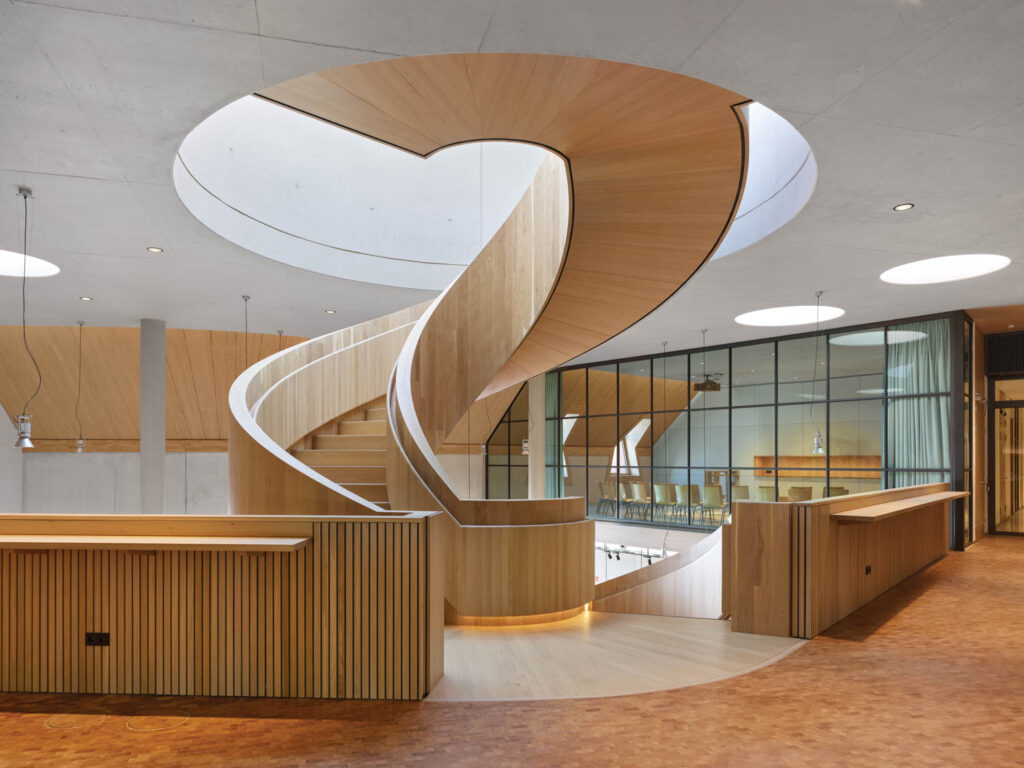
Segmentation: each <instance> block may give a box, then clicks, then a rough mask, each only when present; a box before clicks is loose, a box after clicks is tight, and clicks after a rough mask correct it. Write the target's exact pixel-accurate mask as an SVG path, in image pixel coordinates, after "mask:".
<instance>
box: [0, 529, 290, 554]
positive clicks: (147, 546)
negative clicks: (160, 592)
mask: <svg viewBox="0 0 1024 768" xmlns="http://www.w3.org/2000/svg"><path fill="white" fill-rule="evenodd" d="M308 543H309V539H308V538H292V537H288V538H281V537H269V536H87V535H80V534H79V535H74V536H69V535H61V534H29V533H17V534H0V549H30V550H49V549H122V550H143V551H154V550H167V549H169V550H189V551H213V552H220V551H226V552H294V551H296V550H298V549H301V548H302V547H304V546H306V545H307V544H308Z"/></svg>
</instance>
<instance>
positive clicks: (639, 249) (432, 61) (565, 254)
mask: <svg viewBox="0 0 1024 768" xmlns="http://www.w3.org/2000/svg"><path fill="white" fill-rule="evenodd" d="M259 95H260V96H262V97H263V98H267V99H269V100H272V101H275V102H278V103H280V104H282V105H285V106H288V107H291V108H294V109H297V110H300V111H302V112H305V113H307V114H310V115H314V116H316V117H319V118H321V119H324V120H326V121H329V122H333V123H335V124H338V125H339V126H342V127H344V128H347V129H350V130H355V131H358V132H360V133H362V134H364V135H367V136H370V137H373V138H376V139H378V140H380V141H383V142H385V143H388V144H391V145H393V146H396V147H398V148H401V149H404V150H406V151H409V152H412V153H414V154H418V155H421V156H424V157H425V156H428V155H430V154H432V153H434V152H437V151H439V150H441V149H443V148H444V147H446V146H451V145H453V144H457V143H465V142H472V141H483V140H495V139H497V140H512V141H524V142H530V143H534V144H538V145H540V146H544V147H547V148H548V149H550V150H552V156H551V157H550V158H548V159H547V160H546V161H545V162H544V163H543V164H542V167H541V169H540V171H539V172H538V174H537V177H536V178H535V180H534V183H533V185H532V186H531V188H530V190H528V192H527V193H526V195H524V197H523V199H522V200H521V201H520V203H519V205H518V206H517V207H516V209H515V211H513V213H512V215H511V216H510V217H509V219H508V220H507V221H506V222H505V224H504V225H503V226H502V228H501V229H500V230H499V231H498V233H497V234H496V235H495V236H494V238H493V239H492V240H491V241H490V242H489V243H488V244H487V245H486V246H485V248H484V249H483V251H482V252H481V254H480V256H478V257H477V259H476V260H474V262H473V263H472V264H471V265H470V266H469V267H468V268H467V269H466V270H465V271H464V272H463V274H462V275H461V276H460V277H459V278H458V279H457V280H456V281H455V282H454V283H453V284H452V285H451V286H450V287H449V288H448V289H447V290H446V291H445V292H444V293H443V294H442V295H441V296H440V297H439V298H438V299H437V300H435V302H434V303H433V304H432V305H431V306H430V308H429V309H428V310H427V311H426V312H425V313H424V314H423V316H422V317H421V318H420V319H419V320H418V321H417V323H416V324H415V326H414V327H413V328H412V330H411V332H410V333H409V337H408V340H407V341H406V343H405V345H404V347H403V349H402V352H401V354H400V356H399V358H398V364H397V365H396V367H395V371H394V374H393V377H392V380H391V383H390V385H389V388H388V420H389V424H390V437H389V441H388V446H387V479H388V490H389V498H390V499H391V503H392V506H393V508H396V509H403V508H404V509H418V510H428V509H442V510H446V511H447V512H449V513H450V514H451V516H452V517H451V518H450V519H449V525H448V534H447V544H448V546H447V552H448V557H447V575H446V598H447V600H448V601H449V605H450V608H451V613H452V614H454V615H461V616H466V617H487V616H490V617H499V616H523V615H537V614H558V613H564V612H565V611H571V610H578V609H579V608H580V607H581V606H582V605H583V604H584V603H586V602H588V601H589V600H590V599H591V598H592V596H593V524H592V523H591V522H590V521H586V520H585V519H584V518H585V510H584V507H583V502H582V500H581V499H549V500H528V501H516V502H510V501H501V502H497V501H486V500H477V499H463V498H460V497H459V495H458V494H457V493H456V492H455V491H454V490H453V489H452V488H451V486H450V484H449V483H448V481H447V479H446V476H445V472H444V471H443V469H442V468H441V465H440V463H439V461H438V459H437V455H436V453H437V450H438V449H439V448H440V447H441V446H442V445H443V444H444V443H445V441H446V440H448V439H449V438H450V436H451V435H452V432H453V430H456V429H457V428H458V427H459V425H460V420H462V419H463V418H464V417H465V416H466V414H467V413H470V414H472V411H471V409H472V408H473V405H474V403H476V402H477V401H479V400H481V399H483V398H486V397H488V396H491V395H493V394H495V393H498V392H501V391H502V390H505V389H507V388H509V387H512V386H515V385H518V384H521V383H522V382H524V381H526V380H527V379H528V378H530V377H532V376H535V375H538V374H541V373H544V372H545V371H548V370H550V369H552V368H554V367H557V366H558V365H561V364H564V363H565V362H567V361H568V360H571V359H572V358H574V357H576V356H578V355H580V354H582V353H583V352H586V351H587V350H589V349H591V348H593V347H594V346H596V345H598V344H600V343H602V342H604V341H606V340H607V339H609V338H611V337H612V336H614V335H616V334H618V333H619V332H621V331H622V330H624V329H625V328H627V327H629V326H630V325H633V324H634V323H636V322H637V321H638V320H640V319H641V318H643V317H644V316H645V315H646V314H648V313H649V312H651V311H652V310H653V309H655V308H656V307H657V306H658V305H660V304H661V303H662V302H663V301H664V300H665V299H667V298H668V297H669V296H671V295H672V294H673V293H674V292H675V291H676V290H678V288H679V287H680V286H681V285H682V284H683V283H684V282H685V281H686V280H687V279H688V278H689V277H690V276H691V275H692V274H693V272H694V271H695V270H696V269H697V268H698V267H699V266H700V265H701V264H702V263H703V262H704V261H705V260H706V259H707V258H708V257H709V256H710V254H711V253H712V252H713V251H714V249H715V247H716V246H717V244H718V243H719V241H720V240H721V238H722V236H723V234H724V232H725V231H726V229H727V227H728V225H729V223H730V221H731V219H732V216H733V215H734V212H735V208H736V203H737V200H738V197H739V193H740V190H741V189H742V182H743V174H744V137H743V126H742V121H741V119H740V118H739V116H738V115H737V114H736V111H735V110H734V107H735V106H736V105H738V104H740V103H742V102H744V101H745V100H744V99H743V98H742V97H741V96H739V95H737V94H735V93H733V92H731V91H728V90H725V89H722V88H718V87H716V86H713V85H710V84H708V83H705V82H702V81H699V80H694V79H692V78H688V77H684V76H681V75H676V74H672V73H668V72H663V71H659V70H652V69H647V68H644V67H638V66H634V65H628V64H619V63H614V62H606V61H596V60H591V59H578V58H571V57H562V56H541V55H524V54H465V55H462V54H459V55H442V56H429V57H421V58H409V59H396V60H388V61H381V62H373V63H369V64H361V65H356V66H352V67H341V68H336V69H332V70H326V71H324V72H321V73H317V74H314V75H309V76H306V77H301V78H297V79H295V80H292V81H289V82H287V83H283V84H281V85H278V86H273V87H270V88H268V89H265V90H264V91H263V92H261V93H260V94H259ZM268 375H271V374H268ZM296 386H298V384H297V383H296ZM289 391H291V390H289ZM289 400H293V396H292V395H283V396H282V398H281V402H289ZM249 402H250V403H251V401H249ZM297 431H298V430H297V428H293V429H291V431H290V432H288V434H289V435H294V434H296V433H297ZM466 431H467V433H468V432H470V430H469V429H468V426H467V429H466ZM232 461H233V470H234V459H233V460H232ZM233 482H234V471H233ZM342 506H344V505H342Z"/></svg>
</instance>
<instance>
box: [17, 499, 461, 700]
mask: <svg viewBox="0 0 1024 768" xmlns="http://www.w3.org/2000/svg"><path fill="white" fill-rule="evenodd" d="M428 526H430V519H427V520H422V519H421V520H419V521H386V522H345V521H338V522H314V523H313V524H312V527H313V536H312V541H311V542H310V544H309V546H307V547H306V548H304V549H300V550H298V551H296V552H247V553H242V552H231V551H215V552H198V551H181V550H174V551H159V552H135V551H122V550H45V551H26V550H0V691H7V692H12V691H33V692H53V693H137V694H154V695H207V696H267V697H273V696H286V697H303V696H304V697H315V698H355V699H371V698H372V699H420V698H422V697H423V696H425V695H426V694H427V692H429V689H430V687H431V686H432V685H433V682H436V680H437V679H438V678H439V677H440V675H441V669H440V668H439V666H440V665H443V657H442V656H439V654H438V651H437V649H435V648H431V647H429V646H430V645H432V644H434V643H436V644H437V645H438V646H440V645H441V644H442V642H443V636H442V634H441V633H442V632H443V626H442V621H443V618H442V620H437V615H438V612H439V610H440V608H439V606H440V605H441V604H442V598H441V592H440V590H441V589H442V585H441V584H440V583H436V584H430V583H428V582H429V581H430V579H431V578H432V579H433V580H434V581H435V582H438V581H440V579H438V577H437V574H436V573H434V574H433V575H431V574H430V573H428V564H430V563H431V561H433V560H435V558H436V557H437V556H438V555H440V557H442V558H443V552H441V553H438V552H437V551H436V548H437V547H438V546H439V545H442V542H443V539H442V536H441V534H440V532H439V531H438V532H437V533H436V535H435V536H434V538H436V541H434V542H430V541H428V539H429V538H430V537H429V536H428V531H430V528H429V527H428ZM428 547H430V549H432V550H434V552H432V553H428ZM435 567H436V564H435ZM86 632H109V633H110V646H109V647H86V646H85V633H86ZM311 642H312V645H311Z"/></svg>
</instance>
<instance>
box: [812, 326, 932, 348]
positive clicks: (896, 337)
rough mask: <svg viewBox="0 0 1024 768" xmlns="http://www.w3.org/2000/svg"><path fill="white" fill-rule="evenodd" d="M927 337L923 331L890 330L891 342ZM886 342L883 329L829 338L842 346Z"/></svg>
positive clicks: (863, 345) (877, 344) (859, 345)
mask: <svg viewBox="0 0 1024 768" xmlns="http://www.w3.org/2000/svg"><path fill="white" fill-rule="evenodd" d="M927 337H928V334H927V333H924V332H923V331H905V330H895V331H889V343H890V344H903V343H905V342H908V341H920V340H921V339H924V338H927ZM884 342H885V332H884V331H882V330H877V331H857V332H856V333H844V334H842V335H840V336H833V337H831V338H830V339H829V340H828V343H829V344H837V345H839V346H840V347H880V346H882V344H883V343H884Z"/></svg>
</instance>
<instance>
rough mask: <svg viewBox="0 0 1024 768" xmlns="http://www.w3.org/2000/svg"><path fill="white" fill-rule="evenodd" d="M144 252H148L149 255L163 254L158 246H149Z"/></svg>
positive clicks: (162, 250)
mask: <svg viewBox="0 0 1024 768" xmlns="http://www.w3.org/2000/svg"><path fill="white" fill-rule="evenodd" d="M146 250H147V251H149V252H150V253H163V252H164V249H163V248H160V247H159V246H156V245H151V246H149V248H147V249H146Z"/></svg>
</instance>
